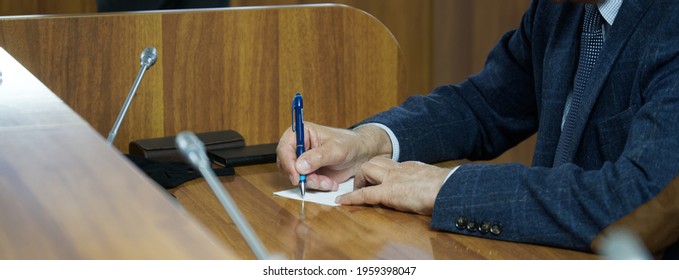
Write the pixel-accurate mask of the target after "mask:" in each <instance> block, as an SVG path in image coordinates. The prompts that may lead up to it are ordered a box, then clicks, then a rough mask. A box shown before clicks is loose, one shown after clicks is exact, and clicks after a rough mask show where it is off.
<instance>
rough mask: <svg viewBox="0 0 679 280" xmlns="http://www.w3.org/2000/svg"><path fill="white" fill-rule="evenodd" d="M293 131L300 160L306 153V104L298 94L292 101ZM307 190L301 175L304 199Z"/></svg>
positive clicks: (301, 190)
mask: <svg viewBox="0 0 679 280" xmlns="http://www.w3.org/2000/svg"><path fill="white" fill-rule="evenodd" d="M292 131H293V132H295V133H296V136H297V157H298V158H299V156H300V155H302V153H304V102H302V95H301V94H299V93H297V94H295V98H294V99H292ZM305 188H306V174H300V175H299V191H300V193H302V199H304V190H305Z"/></svg>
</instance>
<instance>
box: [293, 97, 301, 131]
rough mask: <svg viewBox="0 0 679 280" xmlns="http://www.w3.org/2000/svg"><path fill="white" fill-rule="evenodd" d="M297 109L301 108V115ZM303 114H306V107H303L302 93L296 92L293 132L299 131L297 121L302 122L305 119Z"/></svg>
mask: <svg viewBox="0 0 679 280" xmlns="http://www.w3.org/2000/svg"><path fill="white" fill-rule="evenodd" d="M296 110H300V112H299V115H297V112H296ZM302 114H304V109H303V107H302V95H301V94H299V93H297V94H295V97H294V98H293V99H292V111H291V119H292V132H297V129H295V126H296V125H297V122H301V121H302V120H303V115H302ZM300 118H301V119H300Z"/></svg>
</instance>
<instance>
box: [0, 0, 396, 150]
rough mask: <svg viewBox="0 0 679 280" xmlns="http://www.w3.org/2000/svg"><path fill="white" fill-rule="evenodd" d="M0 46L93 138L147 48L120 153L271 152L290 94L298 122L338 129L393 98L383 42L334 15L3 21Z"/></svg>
mask: <svg viewBox="0 0 679 280" xmlns="http://www.w3.org/2000/svg"><path fill="white" fill-rule="evenodd" d="M28 34H30V35H29V36H26V35H28ZM36 42H38V43H36ZM0 45H2V46H5V48H6V49H7V50H8V51H10V52H12V53H13V54H15V56H16V57H17V58H18V59H21V60H22V61H25V64H26V67H27V68H28V69H30V70H31V71H32V72H34V73H35V74H36V76H37V77H38V78H40V79H41V80H43V81H44V82H45V84H47V85H48V86H49V87H50V88H51V89H52V90H53V91H54V92H56V93H57V95H59V96H60V97H61V98H62V99H63V100H64V101H65V102H66V103H67V104H68V105H69V106H71V107H72V108H73V109H74V110H75V111H76V112H78V113H79V114H80V115H81V116H83V117H84V118H85V119H86V120H87V121H88V122H90V124H92V126H94V127H95V128H96V129H97V131H98V132H99V133H100V134H101V135H107V133H108V131H109V130H110V128H111V126H112V125H113V122H114V120H115V117H116V116H117V113H118V111H119V110H120V107H121V105H122V103H123V101H124V99H125V96H126V95H127V93H128V91H129V88H130V86H131V84H132V80H133V79H134V77H135V75H136V72H137V71H138V67H139V53H140V52H141V50H142V49H143V48H145V47H146V46H149V45H153V46H155V47H156V48H157V49H158V51H159V60H158V62H157V63H156V65H155V66H153V67H152V68H151V69H150V70H149V71H148V73H147V74H146V75H145V78H144V80H143V81H142V83H141V86H140V88H139V91H138V92H137V95H136V97H135V99H134V101H133V103H132V106H131V107H130V110H129V112H128V115H127V117H126V119H125V121H124V123H123V125H122V126H121V128H120V130H119V133H118V138H117V140H116V142H115V144H116V146H117V147H118V148H119V149H120V150H121V151H127V144H128V143H129V142H130V141H132V140H134V139H141V138H149V137H158V136H165V135H175V134H177V133H178V132H179V131H181V130H192V131H195V132H203V131H215V130H222V129H235V130H237V131H239V132H240V133H241V134H242V135H244V136H245V139H246V141H247V142H248V143H249V144H259V143H271V142H276V141H278V139H279V137H280V135H281V134H282V132H283V130H285V129H286V128H287V127H288V126H289V125H290V102H291V100H292V96H293V95H294V94H295V93H297V92H301V93H302V94H303V95H304V97H305V103H306V104H307V106H306V107H307V108H306V109H305V111H306V112H305V114H306V116H305V117H306V119H307V120H308V121H312V122H319V123H324V124H328V125H333V126H349V125H350V124H353V123H355V122H357V121H359V120H361V119H363V118H366V117H368V116H370V115H371V114H374V113H377V112H379V111H382V110H385V109H387V108H389V107H390V106H394V105H396V104H397V98H398V96H399V95H400V94H403V91H404V86H405V83H404V82H401V81H399V79H403V78H404V77H405V74H404V68H403V59H402V54H401V52H400V50H399V48H398V45H397V44H396V43H395V41H394V39H393V37H392V36H391V34H390V33H389V32H388V30H387V29H385V28H384V26H382V25H381V24H380V23H379V22H378V21H376V20H375V19H374V18H372V17H370V16H368V15H367V14H365V13H363V12H361V11H359V10H356V9H354V8H349V7H346V6H332V5H321V6H313V7H288V8H281V9H273V8H269V9H217V10H195V11H190V12H158V13H119V14H107V15H103V16H92V15H85V16H72V17H71V16H69V17H58V16H54V17H36V18H30V17H29V18H24V17H22V18H5V19H0Z"/></svg>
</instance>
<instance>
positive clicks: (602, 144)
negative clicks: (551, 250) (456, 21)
mask: <svg viewBox="0 0 679 280" xmlns="http://www.w3.org/2000/svg"><path fill="white" fill-rule="evenodd" d="M583 14H584V6H583V5H582V4H574V3H565V4H558V3H554V2H553V1H546V0H544V1H534V2H533V3H532V4H531V6H530V8H529V9H528V10H527V12H526V13H525V14H524V16H523V18H522V21H521V24H520V26H519V27H518V28H517V29H516V30H514V31H510V32H508V33H507V34H505V35H504V36H503V37H502V38H501V39H500V41H499V43H498V44H497V45H496V46H495V48H494V49H493V50H492V52H491V53H490V55H489V56H488V59H487V62H486V65H485V67H484V69H483V70H482V71H481V72H480V73H478V74H476V75H474V76H471V77H470V78H469V79H467V80H466V81H464V82H462V83H460V84H457V85H446V86H442V87H438V88H436V89H435V90H434V91H433V92H432V93H431V94H429V95H427V96H413V97H410V98H409V99H408V100H406V102H405V103H403V104H402V105H401V106H399V107H395V108H392V109H390V110H388V111H386V112H383V113H380V114H378V115H376V116H373V117H371V118H370V119H368V120H366V121H364V122H377V123H382V124H385V125H386V126H388V127H389V128H390V129H392V130H393V132H394V134H395V135H396V137H397V139H398V140H399V143H400V147H401V150H400V158H399V161H409V160H418V161H424V162H439V161H444V160H451V159H460V158H468V159H472V160H480V159H490V158H494V157H496V156H498V155H500V154H501V153H502V152H504V151H506V150H507V149H509V148H511V147H513V146H515V145H516V144H518V143H519V142H520V141H522V140H524V139H525V138H527V137H528V136H530V135H532V134H534V133H536V132H537V135H538V138H537V144H536V147H535V153H534V157H533V163H532V166H531V167H527V166H523V165H520V164H511V163H510V164H465V165H462V166H461V167H460V168H459V169H458V170H457V171H456V172H455V173H454V174H453V175H452V176H451V177H450V178H449V179H448V180H447V181H446V183H445V184H444V186H443V187H442V189H441V191H440V192H439V194H438V196H437V198H436V203H435V207H434V213H433V215H432V221H431V226H432V227H433V228H436V229H440V230H445V231H451V232H459V233H463V234H471V235H477V236H485V237H489V238H497V239H502V240H510V241H517V242H528V243H537V244H545V245H551V246H558V247H566V248H572V249H578V250H585V251H587V250H589V244H590V242H591V241H592V239H593V238H594V236H595V235H596V234H597V233H598V232H599V231H600V230H601V229H603V228H604V227H605V226H607V225H608V224H610V223H612V222H614V221H615V220H617V219H619V218H620V217H622V216H623V215H625V214H626V213H629V212H630V211H632V210H633V209H635V208H636V207H638V206H639V205H641V204H642V203H643V202H645V201H647V200H649V199H650V198H652V197H653V196H655V195H656V194H657V193H658V192H659V191H660V190H661V189H662V188H663V187H664V186H665V185H666V184H667V183H668V182H669V181H670V180H671V179H672V178H673V177H674V176H675V175H677V174H678V173H679V1H673V0H655V1H653V0H648V1H644V0H625V1H624V2H623V4H622V6H621V8H620V11H619V13H618V15H617V18H616V20H615V23H614V24H613V26H612V27H611V28H610V29H609V30H608V33H607V34H606V41H605V44H604V47H603V49H602V51H601V54H600V56H599V59H598V62H597V65H596V66H595V68H594V69H593V71H592V76H593V77H592V79H591V80H590V83H589V85H588V87H587V89H586V93H585V95H586V97H585V98H584V100H583V105H582V106H583V107H581V109H580V111H579V115H578V119H579V122H578V126H577V128H576V133H575V134H576V138H575V139H579V142H578V145H577V147H575V149H574V150H572V151H570V152H571V158H572V162H571V163H568V164H565V165H561V166H558V167H552V162H553V160H554V154H555V150H556V146H557V143H558V140H559V135H560V133H561V127H560V126H561V120H562V116H563V109H564V105H565V102H566V97H567V95H568V93H569V92H570V91H572V87H573V79H574V76H575V70H576V68H577V62H578V55H579V54H578V53H579V38H580V31H581V25H582V17H583ZM458 217H465V218H467V219H474V220H476V221H477V222H482V221H490V222H493V223H496V224H501V225H502V231H501V233H500V234H499V235H493V234H490V233H485V234H484V233H480V232H478V231H476V232H472V231H469V230H466V229H458V228H457V227H456V226H455V220H456V218H458Z"/></svg>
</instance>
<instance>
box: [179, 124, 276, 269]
mask: <svg viewBox="0 0 679 280" xmlns="http://www.w3.org/2000/svg"><path fill="white" fill-rule="evenodd" d="M175 142H176V143H177V148H178V149H179V151H180V152H181V154H182V155H183V156H184V157H185V158H186V161H187V162H188V163H189V164H191V165H192V166H193V167H194V168H196V169H198V171H199V172H200V173H201V174H202V175H203V177H204V178H205V181H207V183H208V185H209V186H210V188H211V189H212V192H213V193H214V194H215V196H217V199H218V200H219V203H221V204H222V207H224V209H225V210H226V212H227V213H228V214H229V217H231V220H233V222H234V223H235V224H236V227H237V228H238V230H239V231H240V233H241V235H243V238H244V239H245V241H246V242H247V243H248V245H249V246H250V249H252V251H253V252H254V253H255V256H256V257H257V259H260V260H265V259H269V254H268V253H267V251H266V249H265V248H264V245H263V244H262V242H261V241H260V240H259V238H258V237H257V234H255V232H254V231H253V230H252V228H251V227H250V224H249V223H248V222H247V220H246V219H245V217H243V214H242V213H241V212H240V210H238V206H237V205H236V203H235V202H234V201H233V199H231V196H230V195H229V193H228V192H227V191H226V190H225V189H224V188H223V185H222V183H221V182H220V181H219V179H217V175H215V172H214V171H213V170H212V168H210V160H209V159H208V157H207V154H206V153H205V145H204V144H203V142H201V141H200V140H199V139H198V137H197V136H196V135H195V134H193V133H192V132H189V131H183V132H180V133H179V134H178V135H177V137H176V138H175Z"/></svg>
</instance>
